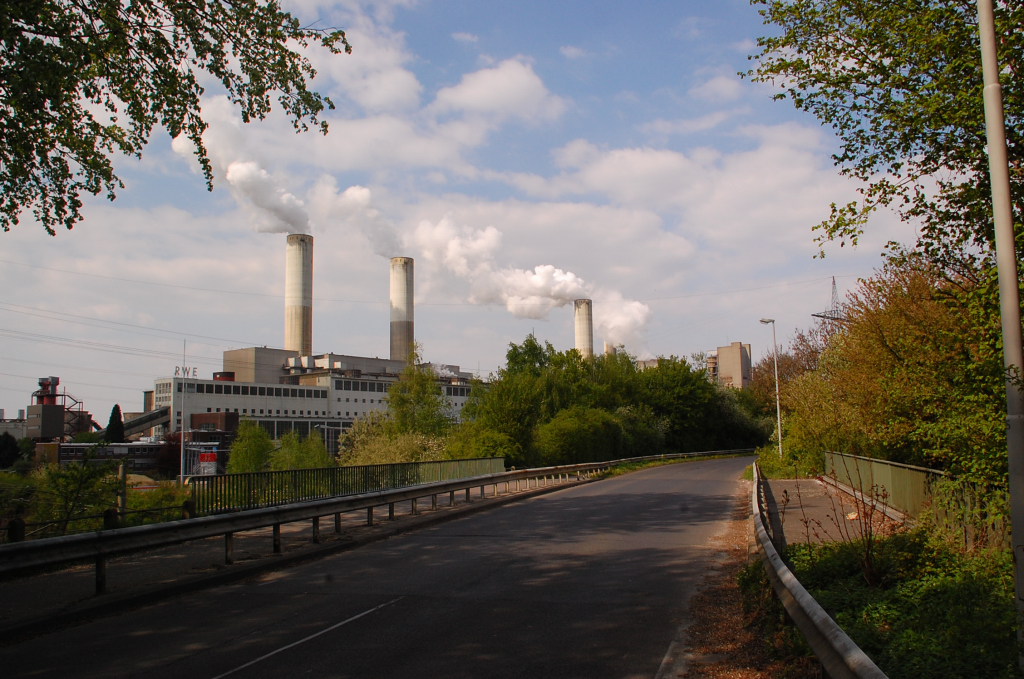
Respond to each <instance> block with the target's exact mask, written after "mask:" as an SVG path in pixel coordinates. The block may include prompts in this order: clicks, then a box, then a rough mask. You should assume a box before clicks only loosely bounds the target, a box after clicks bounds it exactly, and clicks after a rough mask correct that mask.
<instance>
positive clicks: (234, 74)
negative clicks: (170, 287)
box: [0, 0, 351, 235]
mask: <svg viewBox="0 0 1024 679" xmlns="http://www.w3.org/2000/svg"><path fill="white" fill-rule="evenodd" d="M0 37H2V44H3V50H2V52H0V83H2V85H0V130H3V132H2V134H0V228H3V230H4V231H7V230H9V229H10V227H11V226H12V225H14V224H17V223H18V222H19V217H20V214H21V212H22V210H25V209H28V208H31V209H32V210H33V212H34V214H35V216H36V218H37V219H38V220H39V221H40V222H41V223H42V225H43V227H44V228H45V229H46V230H47V232H49V233H50V234H51V235H53V234H54V233H55V229H56V228H57V227H58V226H60V225H63V226H65V227H66V228H68V229H70V228H71V227H72V226H74V224H75V223H76V222H78V221H79V220H80V219H81V213H80V209H81V207H82V200H81V197H80V196H81V193H82V192H87V193H91V194H93V195H97V194H99V193H100V192H101V191H105V192H106V195H107V197H108V198H109V199H111V200H113V199H114V196H115V189H117V188H121V187H123V184H122V183H121V181H120V180H119V179H118V178H117V176H116V175H115V174H114V170H113V165H112V163H111V156H112V155H113V154H118V153H119V154H124V155H131V156H135V157H141V153H142V148H143V146H145V144H146V143H147V142H148V140H149V137H150V135H151V133H152V130H153V127H154V126H156V125H160V126H161V127H163V128H164V129H166V130H167V132H168V133H169V134H170V135H171V136H172V137H177V136H178V135H184V136H185V137H187V138H188V139H189V140H191V141H192V143H193V144H194V145H195V148H196V156H197V157H198V159H199V162H200V164H201V165H202V168H203V172H204V174H205V176H206V181H207V187H208V188H209V189H212V186H213V183H212V182H213V173H212V169H211V165H210V161H209V158H208V157H207V153H206V148H205V146H204V145H203V140H202V134H203V131H204V130H205V129H206V127H207V125H206V123H205V122H204V121H203V119H202V116H201V111H200V106H199V99H200V96H201V95H202V94H203V93H204V91H205V90H204V87H203V86H202V85H200V84H199V80H200V79H202V78H204V77H210V78H212V79H214V80H216V81H218V82H219V83H220V85H221V86H222V87H223V89H224V91H225V92H226V94H227V97H228V99H229V100H230V101H231V102H232V103H233V104H235V105H236V106H238V107H239V109H240V111H241V116H242V120H243V121H245V122H249V121H250V120H253V119H263V118H264V117H265V116H266V115H267V113H268V112H269V111H270V110H271V107H272V101H271V97H272V96H273V95H274V94H276V95H277V102H278V104H279V105H280V107H281V108H282V109H283V110H284V112H285V113H286V114H287V115H288V116H289V117H290V118H291V120H292V125H293V126H294V128H295V129H296V131H305V130H306V129H307V125H310V124H311V125H315V126H318V127H319V129H320V131H321V132H322V133H325V134H326V132H327V123H326V122H324V121H320V120H319V115H320V113H321V112H322V111H323V110H324V108H325V107H326V108H334V105H333V103H332V102H331V101H330V99H328V98H326V97H322V96H321V95H319V94H318V93H316V92H314V91H310V90H309V89H308V88H307V81H308V80H312V79H313V78H314V77H315V75H316V72H315V71H314V69H313V67H312V66H311V65H310V63H309V61H308V59H307V58H306V57H305V56H303V55H302V50H304V49H306V48H307V47H309V46H310V45H320V46H323V47H325V48H326V49H328V50H329V51H330V52H331V53H332V54H339V53H340V52H341V51H342V50H344V51H345V52H351V47H350V45H349V44H348V42H347V41H346V39H345V33H344V32H343V31H340V30H333V29H319V28H311V27H307V26H303V25H301V24H300V23H299V20H298V19H296V18H295V17H293V16H292V15H291V14H290V13H288V12H285V11H283V10H282V9H281V7H280V5H279V4H278V2H276V0H210V1H209V2H192V1H190V0H137V1H135V2H120V1H118V0H81V1H79V2H72V1H71V0H53V1H51V2H41V1H40V0H29V1H28V2H9V3H5V5H4V10H3V12H2V13H0Z"/></svg>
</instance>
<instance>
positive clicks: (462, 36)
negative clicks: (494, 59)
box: [452, 33, 480, 43]
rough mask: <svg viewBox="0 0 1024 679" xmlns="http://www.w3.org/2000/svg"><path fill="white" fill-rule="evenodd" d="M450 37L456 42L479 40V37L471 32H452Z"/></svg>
mask: <svg viewBox="0 0 1024 679" xmlns="http://www.w3.org/2000/svg"><path fill="white" fill-rule="evenodd" d="M452 39H453V40H455V41H456V42H467V43H475V42H478V41H479V40H480V38H479V37H477V36H475V35H473V34H472V33H452Z"/></svg>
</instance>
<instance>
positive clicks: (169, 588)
mask: <svg viewBox="0 0 1024 679" xmlns="http://www.w3.org/2000/svg"><path fill="white" fill-rule="evenodd" d="M596 480H597V479H584V480H579V481H571V482H569V483H563V484H559V485H553V486H543V487H541V488H534V489H532V490H527V491H520V492H518V493H513V494H510V495H500V496H497V497H490V498H484V499H479V498H478V499H476V500H473V501H472V502H470V503H465V502H464V503H463V504H462V505H461V506H458V507H455V508H451V509H449V510H448V511H439V512H434V511H429V510H428V511H426V512H425V513H423V514H421V515H419V516H414V517H409V518H405V519H401V520H398V521H395V522H394V523H393V524H387V523H381V524H375V526H373V527H370V530H369V531H365V532H366V534H365V535H359V536H357V537H356V538H354V539H351V540H338V541H335V542H332V543H328V544H325V545H322V546H320V547H314V548H312V549H305V550H301V551H299V552H297V553H293V554H284V555H281V556H276V557H274V556H268V557H265V558H261V559H259V560H257V561H256V562H254V563H249V564H240V565H237V566H228V567H226V568H225V569H224V570H222V571H217V572H216V573H208V574H205V575H200V576H196V577H193V578H187V579H185V580H182V581H180V582H175V583H171V584H168V585H157V586H154V587H149V588H145V589H142V590H140V591H136V592H131V593H127V594H124V595H122V596H116V595H114V596H110V595H107V596H104V597H101V598H93V599H90V600H88V601H87V602H85V603H83V604H81V605H80V606H77V607H75V608H73V609H71V610H65V611H61V612H59V613H55V614H49V615H44V616H39V617H37V618H32V619H29V620H23V621H20V622H17V623H15V624H12V625H9V626H6V627H0V646H9V645H12V644H15V643H18V642H21V641H24V640H25V639H27V638H29V637H33V636H38V635H40V634H46V633H50V632H54V631H57V630H60V629H64V628H67V627H72V626H74V625H78V624H82V623H84V622H88V621H90V620H94V619H96V618H102V617H107V616H111V615H117V614H119V613H125V612H127V611H130V610H134V609H136V608H143V607H145V606H147V605H150V604H155V603H159V602H161V601H164V600H166V599H170V598H173V597H176V596H181V595H184V594H191V593H193V592H198V591H202V590H204V589H210V588H212V587H219V586H221V585H226V584H231V583H234V582H239V581H242V580H247V579H249V578H253V577H256V576H258V575H263V574H265V573H271V572H274V571H278V570H284V569H286V568H291V567H293V566H297V565H299V564H303V563H306V562H308V561H315V560H317V559H322V558H324V557H328V556H331V555H334V554H339V553H341V552H346V551H349V550H352V549H357V548H359V547H363V546H365V545H369V544H372V543H374V542H379V541H381V540H386V539H388V538H391V537H395V536H396V535H401V534H403V533H408V532H411V531H414V530H417V529H419V528H425V527H428V526H435V525H439V524H442V523H446V522H448V521H454V520H455V519H460V518H462V517H465V516H471V515H473V514H477V513H479V512H482V511H486V510H488V509H494V508H495V507H501V506H503V505H506V504H510V503H512V502H516V501H518V500H524V499H527V498H532V497H538V496H540V495H547V494H548V493H554V492H557V491H560V490H565V489H567V488H576V487H578V486H581V485H585V484H588V483H594V482H595V481H596ZM363 528H366V527H363ZM374 529H376V530H374Z"/></svg>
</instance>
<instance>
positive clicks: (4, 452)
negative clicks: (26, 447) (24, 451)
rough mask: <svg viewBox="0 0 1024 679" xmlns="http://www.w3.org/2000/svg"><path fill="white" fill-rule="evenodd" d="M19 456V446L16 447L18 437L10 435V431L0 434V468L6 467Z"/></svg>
mask: <svg viewBox="0 0 1024 679" xmlns="http://www.w3.org/2000/svg"><path fill="white" fill-rule="evenodd" d="M20 457H21V448H19V447H18V439H16V438H14V437H13V436H11V434H10V432H6V431H5V432H4V433H2V434H0V469H7V468H8V467H10V466H11V465H13V464H14V463H15V462H17V461H18V458H20Z"/></svg>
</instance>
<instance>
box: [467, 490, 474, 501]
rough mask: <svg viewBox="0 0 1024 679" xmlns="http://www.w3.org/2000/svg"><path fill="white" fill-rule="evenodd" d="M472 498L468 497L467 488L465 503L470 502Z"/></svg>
mask: <svg viewBox="0 0 1024 679" xmlns="http://www.w3.org/2000/svg"><path fill="white" fill-rule="evenodd" d="M472 501H473V498H471V497H469V488H467V489H466V502H472Z"/></svg>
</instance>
